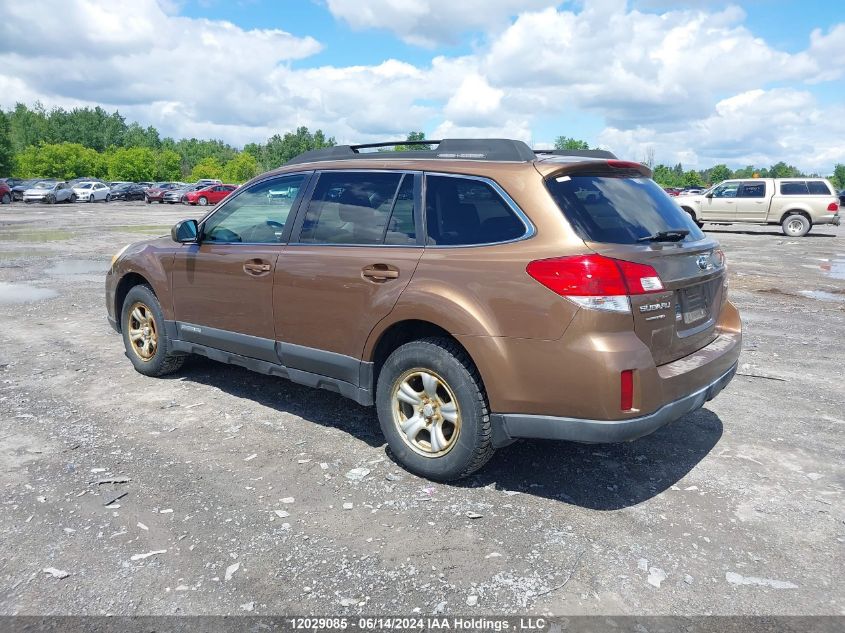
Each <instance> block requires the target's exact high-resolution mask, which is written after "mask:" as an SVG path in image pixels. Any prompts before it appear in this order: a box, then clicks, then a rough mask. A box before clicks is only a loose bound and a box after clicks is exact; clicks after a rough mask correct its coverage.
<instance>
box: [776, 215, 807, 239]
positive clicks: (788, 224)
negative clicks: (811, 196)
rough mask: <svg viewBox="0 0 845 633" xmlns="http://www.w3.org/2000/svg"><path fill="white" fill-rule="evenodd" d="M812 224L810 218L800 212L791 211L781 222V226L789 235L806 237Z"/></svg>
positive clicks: (785, 233) (784, 232)
mask: <svg viewBox="0 0 845 633" xmlns="http://www.w3.org/2000/svg"><path fill="white" fill-rule="evenodd" d="M812 226H813V224H812V223H811V222H810V220H809V219H808V218H807V217H806V216H804V215H801V214H800V213H791V214H789V215H787V216H786V217H785V218H784V219H783V222H781V223H780V228H781V230H782V231H783V234H784V235H786V236H787V237H804V236H805V235H807V233H809V232H810V229H811V228H812Z"/></svg>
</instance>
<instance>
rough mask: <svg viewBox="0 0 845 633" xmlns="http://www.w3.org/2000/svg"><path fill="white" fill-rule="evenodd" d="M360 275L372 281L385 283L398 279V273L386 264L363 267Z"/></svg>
mask: <svg viewBox="0 0 845 633" xmlns="http://www.w3.org/2000/svg"><path fill="white" fill-rule="evenodd" d="M361 275H362V276H363V277H366V278H368V279H372V280H373V281H387V280H388V279H398V278H399V271H398V270H397V269H396V268H393V267H392V266H389V265H388V264H373V265H372V266H365V267H364V268H363V269H362V270H361Z"/></svg>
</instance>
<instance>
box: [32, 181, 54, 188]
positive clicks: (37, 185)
mask: <svg viewBox="0 0 845 633" xmlns="http://www.w3.org/2000/svg"><path fill="white" fill-rule="evenodd" d="M55 186H56V183H54V182H47V181H46V180H42V181H41V182H37V183H35V187H33V188H34V189H52V188H53V187H55Z"/></svg>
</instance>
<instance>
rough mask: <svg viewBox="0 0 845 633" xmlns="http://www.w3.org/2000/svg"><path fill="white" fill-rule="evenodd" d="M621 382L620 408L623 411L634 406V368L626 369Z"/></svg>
mask: <svg viewBox="0 0 845 633" xmlns="http://www.w3.org/2000/svg"><path fill="white" fill-rule="evenodd" d="M619 382H620V391H621V395H622V397H621V399H620V402H619V408H620V409H622V410H623V411H630V410H631V409H633V408H634V370H633V369H626V370H624V371H623V372H622V374H621V377H620V381H619Z"/></svg>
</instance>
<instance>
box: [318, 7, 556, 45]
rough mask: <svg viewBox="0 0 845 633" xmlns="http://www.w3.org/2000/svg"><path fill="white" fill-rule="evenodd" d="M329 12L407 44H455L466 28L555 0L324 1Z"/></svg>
mask: <svg viewBox="0 0 845 633" xmlns="http://www.w3.org/2000/svg"><path fill="white" fill-rule="evenodd" d="M327 4H328V8H329V11H331V12H332V14H333V15H334V16H335V17H336V18H338V19H340V20H343V21H345V22H346V23H348V24H349V25H350V26H351V27H352V28H356V29H364V28H378V29H387V30H389V31H392V32H393V33H395V34H396V35H397V36H398V37H400V38H401V39H403V40H404V41H406V42H408V43H410V44H416V45H419V46H426V47H434V46H435V45H437V44H455V43H457V41H458V38H459V37H460V35H461V34H463V33H466V32H467V31H473V30H483V31H490V30H493V29H496V28H499V27H501V26H504V25H506V24H507V23H508V22H509V21H510V18H511V17H512V16H514V15H517V14H519V13H521V12H524V11H531V10H534V9H538V8H542V7H547V6H552V5H557V4H559V1H555V0H327Z"/></svg>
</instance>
